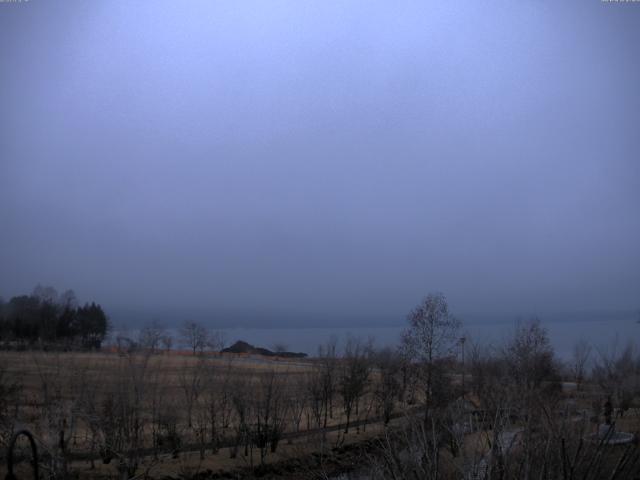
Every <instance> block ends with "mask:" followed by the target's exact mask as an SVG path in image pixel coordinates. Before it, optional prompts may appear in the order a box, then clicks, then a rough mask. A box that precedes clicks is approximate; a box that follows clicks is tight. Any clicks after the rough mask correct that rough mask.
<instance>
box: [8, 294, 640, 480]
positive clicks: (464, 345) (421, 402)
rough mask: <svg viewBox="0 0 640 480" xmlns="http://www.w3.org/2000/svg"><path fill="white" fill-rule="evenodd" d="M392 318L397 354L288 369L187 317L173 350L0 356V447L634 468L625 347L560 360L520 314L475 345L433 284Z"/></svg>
mask: <svg viewBox="0 0 640 480" xmlns="http://www.w3.org/2000/svg"><path fill="white" fill-rule="evenodd" d="M408 320H409V325H408V327H407V330H406V333H405V335H404V338H403V341H402V344H401V346H400V347H399V348H397V349H376V348H374V346H373V344H372V343H371V342H368V341H362V340H359V339H355V338H351V339H349V340H348V341H347V342H346V343H345V344H344V345H342V346H340V345H338V343H337V342H336V341H335V340H332V341H330V342H328V343H327V344H325V345H322V346H321V347H319V349H318V354H317V356H316V357H315V358H313V359H309V360H301V359H295V362H294V361H289V360H287V359H282V358H279V357H264V358H260V359H256V358H254V357H251V356H246V355H245V354H244V353H227V354H220V353H208V352H209V351H208V350H207V349H206V348H204V347H203V345H206V344H208V343H210V339H211V335H208V334H206V332H205V331H204V329H203V327H202V326H199V325H196V324H185V325H184V328H183V332H182V333H183V335H184V336H185V339H188V338H191V339H193V344H192V347H193V348H190V352H189V353H190V354H189V355H185V354H178V353H177V352H175V351H173V350H171V349H164V348H156V347H157V344H158V342H160V340H159V339H161V338H163V336H164V334H162V332H161V331H160V330H159V329H158V328H155V327H151V326H149V327H148V331H146V333H144V332H141V334H140V335H141V339H140V341H139V342H138V346H137V348H135V349H130V350H120V351H119V353H97V352H93V353H87V352H75V353H74V352H68V353H60V352H35V351H31V352H4V353H2V354H1V356H0V365H1V366H0V442H2V444H3V445H6V444H7V442H8V440H9V438H10V437H11V435H12V433H13V432H15V430H16V429H17V428H20V427H24V426H26V427H28V428H29V429H30V430H31V431H32V432H34V434H35V436H36V438H37V441H38V445H39V449H40V451H41V458H40V461H41V472H42V476H43V477H47V478H74V477H82V478H118V479H122V480H125V479H134V478H202V479H204V478H252V477H263V478H302V479H305V478H309V479H311V478H318V479H319V478H333V477H331V475H337V474H339V473H346V472H347V471H351V473H352V474H353V475H355V477H354V478H358V479H360V478H373V479H381V480H382V479H427V480H429V479H434V480H435V479H461V480H462V479H526V480H534V479H535V480H537V479H554V480H555V479H558V480H569V479H575V480H595V479H607V480H615V479H635V478H640V451H639V447H638V443H637V435H638V432H639V431H640V404H639V399H640V354H639V352H638V350H637V348H636V346H635V345H634V344H632V343H629V344H628V345H627V346H625V347H624V348H622V349H618V348H613V347H612V348H610V349H608V350H596V349H594V348H592V347H591V346H590V345H588V344H587V343H585V342H577V343H576V348H575V351H574V354H573V356H572V358H571V359H570V361H565V362H561V361H559V360H558V359H557V358H556V357H555V355H554V352H553V349H552V348H551V346H550V343H549V339H548V337H547V333H546V331H545V330H544V329H543V328H542V327H541V326H540V324H539V323H538V322H537V321H535V320H534V321H530V322H525V323H522V324H520V325H519V326H517V328H516V329H515V330H514V332H513V334H512V335H511V337H510V338H509V339H508V340H506V341H505V342H504V343H503V344H501V345H493V346H490V345H478V344H475V343H474V342H473V341H472V339H469V338H466V337H464V336H462V335H461V333H460V329H461V325H460V322H459V321H458V320H456V319H455V318H453V317H452V316H451V315H450V314H449V310H448V306H447V302H446V300H445V298H444V297H443V296H442V295H440V294H435V295H429V296H428V297H427V298H426V299H425V300H424V301H423V302H422V303H421V304H420V305H419V306H418V307H416V309H415V310H414V311H412V312H411V313H410V315H409V318H408ZM143 330H144V329H143ZM189 333H191V335H189ZM149 339H156V340H157V341H155V340H154V341H151V340H149ZM207 339H208V340H207ZM205 340H206V341H205ZM207 342H208V343H207ZM201 346H202V348H201ZM218 352H219V350H218ZM23 468H25V469H26V466H25V465H23Z"/></svg>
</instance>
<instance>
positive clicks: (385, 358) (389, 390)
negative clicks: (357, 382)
mask: <svg viewBox="0 0 640 480" xmlns="http://www.w3.org/2000/svg"><path fill="white" fill-rule="evenodd" d="M373 362H374V366H375V368H376V370H377V373H378V378H377V382H376V385H375V390H374V394H375V400H376V406H377V410H378V411H379V412H381V413H382V417H383V419H384V424H385V425H387V424H388V423H389V421H390V420H391V416H392V414H393V411H394V408H395V404H396V399H397V398H398V391H399V389H400V384H401V382H400V372H401V366H402V359H401V357H400V354H399V353H398V352H397V351H396V350H392V349H390V348H385V349H382V350H379V351H377V352H376V353H375V355H374V358H373Z"/></svg>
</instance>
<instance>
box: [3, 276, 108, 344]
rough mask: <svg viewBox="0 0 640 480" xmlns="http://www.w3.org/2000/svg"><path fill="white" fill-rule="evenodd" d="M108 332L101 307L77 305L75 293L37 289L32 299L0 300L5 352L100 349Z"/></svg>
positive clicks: (52, 289)
mask: <svg viewBox="0 0 640 480" xmlns="http://www.w3.org/2000/svg"><path fill="white" fill-rule="evenodd" d="M108 331H109V319H108V317H107V315H106V314H105V312H104V310H103V309H102V307H101V306H100V305H99V304H97V303H95V302H91V303H86V304H84V305H78V301H77V299H76V295H75V293H74V292H73V290H66V291H65V292H63V293H62V294H58V292H57V291H56V289H54V288H53V287H43V286H41V285H38V286H36V288H35V289H34V290H33V292H32V293H31V294H30V295H18V296H15V297H12V298H11V299H10V300H9V301H8V302H4V301H3V300H2V299H0V345H1V346H2V347H4V348H27V347H32V346H36V345H37V346H41V347H45V348H61V349H67V350H68V349H99V348H100V347H101V345H102V342H103V341H104V339H105V337H106V336H107V333H108Z"/></svg>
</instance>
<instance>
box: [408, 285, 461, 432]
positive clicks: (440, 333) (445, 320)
mask: <svg viewBox="0 0 640 480" xmlns="http://www.w3.org/2000/svg"><path fill="white" fill-rule="evenodd" d="M408 319H409V327H408V328H407V329H406V330H405V332H404V334H403V337H402V342H403V346H404V348H405V351H406V353H407V355H408V357H409V358H411V359H412V360H413V361H414V362H416V363H417V364H418V366H419V371H420V377H421V382H422V386H423V391H424V414H425V415H424V420H425V427H427V426H428V424H429V414H430V410H431V408H432V407H433V402H434V393H435V392H434V386H435V384H436V380H437V377H440V378H442V375H441V372H439V367H440V365H441V361H442V360H443V359H445V358H447V357H448V356H450V355H451V353H452V352H453V348H454V346H455V342H456V340H457V338H458V335H457V333H458V329H459V327H460V322H459V321H458V320H457V319H456V318H455V317H453V316H452V315H451V314H450V313H449V305H448V304H447V299H446V298H445V296H444V295H443V294H442V293H432V294H429V295H427V297H426V298H425V299H424V300H423V301H422V303H420V304H419V305H418V306H417V307H416V308H415V309H413V311H412V312H411V313H410V314H409V317H408Z"/></svg>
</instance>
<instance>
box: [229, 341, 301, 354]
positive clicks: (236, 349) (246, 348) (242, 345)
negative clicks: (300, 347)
mask: <svg viewBox="0 0 640 480" xmlns="http://www.w3.org/2000/svg"><path fill="white" fill-rule="evenodd" d="M222 353H246V354H251V355H263V356H265V357H283V358H304V357H306V356H307V354H306V353H301V352H297V353H296V352H272V351H271V350H269V349H267V348H262V347H254V346H253V345H251V344H250V343H247V342H244V341H242V340H238V341H237V342H236V343H234V344H233V345H231V346H230V347H227V348H225V349H223V350H222Z"/></svg>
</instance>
